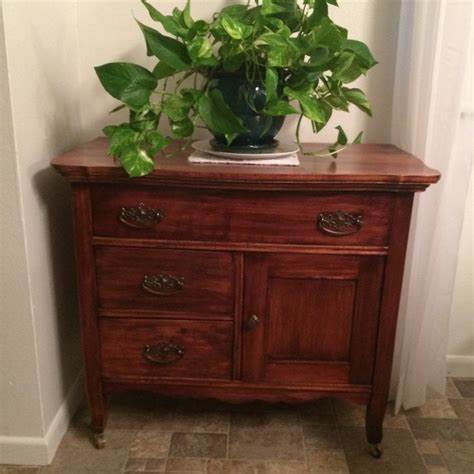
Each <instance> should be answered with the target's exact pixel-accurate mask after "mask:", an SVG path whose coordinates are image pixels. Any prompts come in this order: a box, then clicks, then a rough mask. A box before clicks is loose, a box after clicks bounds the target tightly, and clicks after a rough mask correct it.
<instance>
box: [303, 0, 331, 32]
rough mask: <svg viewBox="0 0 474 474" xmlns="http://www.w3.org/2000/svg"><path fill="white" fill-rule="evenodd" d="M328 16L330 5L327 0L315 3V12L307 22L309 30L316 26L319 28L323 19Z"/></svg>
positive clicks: (317, 0) (319, 0)
mask: <svg viewBox="0 0 474 474" xmlns="http://www.w3.org/2000/svg"><path fill="white" fill-rule="evenodd" d="M327 16H328V4H327V1H326V0H315V1H314V10H313V13H312V14H311V16H310V17H309V18H308V21H307V24H306V26H307V28H309V29H313V28H314V27H315V26H318V25H319V24H320V23H321V21H322V20H323V18H327Z"/></svg>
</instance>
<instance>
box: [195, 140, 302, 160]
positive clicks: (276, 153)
mask: <svg viewBox="0 0 474 474" xmlns="http://www.w3.org/2000/svg"><path fill="white" fill-rule="evenodd" d="M191 146H192V147H193V148H194V149H195V150H197V151H201V152H203V153H207V154H209V155H213V156H220V157H221V158H227V159H230V160H266V159H268V160H270V159H272V158H283V157H285V156H289V155H292V154H293V153H296V152H298V151H299V147H298V145H297V144H296V143H290V142H286V143H285V142H283V143H282V142H280V143H279V144H278V146H277V147H275V148H274V149H273V150H271V151H265V152H258V153H242V152H238V153H233V152H230V151H219V150H214V149H213V148H212V146H211V144H210V143H209V140H199V141H197V142H194V143H193V144H192V145H191Z"/></svg>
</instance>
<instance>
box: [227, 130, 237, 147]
mask: <svg viewBox="0 0 474 474" xmlns="http://www.w3.org/2000/svg"><path fill="white" fill-rule="evenodd" d="M224 136H225V141H226V142H227V146H229V145H231V144H232V142H233V141H234V140H235V139H236V138H237V137H238V136H239V134H238V133H226V134H225V135H224Z"/></svg>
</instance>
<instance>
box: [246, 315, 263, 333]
mask: <svg viewBox="0 0 474 474" xmlns="http://www.w3.org/2000/svg"><path fill="white" fill-rule="evenodd" d="M259 324H260V319H258V316H257V315H256V314H252V316H250V318H248V319H247V321H245V324H244V326H245V329H247V331H250V330H251V329H254V328H256V327H257V326H258V325H259Z"/></svg>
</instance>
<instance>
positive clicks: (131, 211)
mask: <svg viewBox="0 0 474 474" xmlns="http://www.w3.org/2000/svg"><path fill="white" fill-rule="evenodd" d="M163 217H164V214H163V211H162V210H160V209H153V208H151V207H147V206H145V204H143V203H142V202H141V203H140V204H139V205H138V206H137V207H122V208H121V209H120V213H119V220H120V222H123V223H124V224H125V225H128V226H129V227H133V228H134V229H150V228H152V227H154V226H155V225H156V224H159V223H160V222H161V221H162V219H163Z"/></svg>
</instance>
